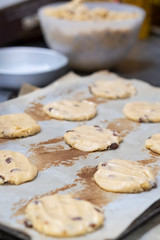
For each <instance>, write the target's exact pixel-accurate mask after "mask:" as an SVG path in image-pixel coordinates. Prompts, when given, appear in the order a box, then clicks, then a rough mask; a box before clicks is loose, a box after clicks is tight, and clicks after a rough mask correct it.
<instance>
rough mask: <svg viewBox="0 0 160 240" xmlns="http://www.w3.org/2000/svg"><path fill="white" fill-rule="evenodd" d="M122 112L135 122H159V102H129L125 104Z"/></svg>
mask: <svg viewBox="0 0 160 240" xmlns="http://www.w3.org/2000/svg"><path fill="white" fill-rule="evenodd" d="M123 112H124V114H125V115H126V117H127V118H129V119H131V120H133V121H136V122H144V123H150V122H160V103H150V102H130V103H127V104H126V105H125V107H124V108H123Z"/></svg>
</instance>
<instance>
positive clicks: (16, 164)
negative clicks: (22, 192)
mask: <svg viewBox="0 0 160 240" xmlns="http://www.w3.org/2000/svg"><path fill="white" fill-rule="evenodd" d="M0 159H1V161H0V184H4V183H11V184H16V185H18V184H21V183H24V182H27V181H30V180H32V179H34V178H35V177H36V175H37V168H36V167H35V166H34V165H32V164H31V163H30V161H29V160H28V159H27V158H26V157H25V156H24V155H23V154H22V153H19V152H12V151H0Z"/></svg>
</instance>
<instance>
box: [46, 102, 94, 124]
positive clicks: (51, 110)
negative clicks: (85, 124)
mask: <svg viewBox="0 0 160 240" xmlns="http://www.w3.org/2000/svg"><path fill="white" fill-rule="evenodd" d="M96 107H97V105H96V104H95V103H93V102H90V101H87V100H83V101H73V100H63V101H59V102H53V103H50V104H47V105H46V106H44V108H43V110H44V112H45V113H46V114H47V115H48V116H49V117H51V118H55V119H59V120H68V121H83V120H89V119H91V118H93V117H95V115H96Z"/></svg>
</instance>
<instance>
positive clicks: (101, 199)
mask: <svg viewBox="0 0 160 240" xmlns="http://www.w3.org/2000/svg"><path fill="white" fill-rule="evenodd" d="M96 170H97V166H94V167H88V166H86V167H83V168H82V169H81V170H80V171H79V172H78V173H77V179H76V180H75V183H80V184H81V185H82V187H83V188H82V189H80V190H79V191H78V192H76V193H75V195H76V196H77V197H80V198H82V199H84V200H87V201H90V202H91V203H93V204H95V205H98V206H100V207H102V206H104V205H106V204H108V203H110V202H113V201H114V200H116V199H117V198H118V197H119V196H120V195H121V194H119V193H112V192H107V191H105V190H103V189H101V188H100V187H99V186H98V185H97V184H96V183H95V181H94V179H93V175H94V173H95V172H96Z"/></svg>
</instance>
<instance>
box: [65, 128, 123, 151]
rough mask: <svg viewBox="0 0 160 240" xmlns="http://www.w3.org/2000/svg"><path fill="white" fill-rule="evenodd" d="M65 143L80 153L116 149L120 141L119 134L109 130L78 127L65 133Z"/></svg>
mask: <svg viewBox="0 0 160 240" xmlns="http://www.w3.org/2000/svg"><path fill="white" fill-rule="evenodd" d="M64 139H65V141H66V143H68V144H69V145H71V146H72V147H73V148H76V149H78V150H81V151H89V152H91V151H97V150H104V149H116V148H118V146H119V143H120V142H121V141H122V139H121V137H120V136H119V134H118V133H117V132H115V131H112V130H110V129H106V128H101V127H100V126H98V125H95V126H80V127H76V128H75V129H73V130H69V131H67V132H66V133H65V135H64Z"/></svg>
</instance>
